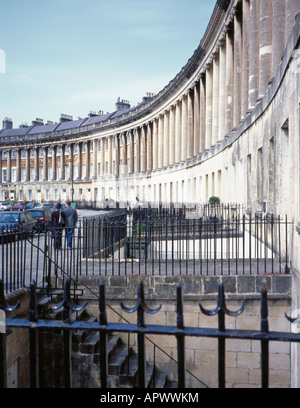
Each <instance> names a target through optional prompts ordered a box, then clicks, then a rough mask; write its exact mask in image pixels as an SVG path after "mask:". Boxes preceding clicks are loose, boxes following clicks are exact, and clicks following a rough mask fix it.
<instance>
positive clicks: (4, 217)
mask: <svg viewBox="0 0 300 408" xmlns="http://www.w3.org/2000/svg"><path fill="white" fill-rule="evenodd" d="M35 223H36V221H35V219H34V218H33V216H32V215H31V214H26V213H24V212H20V211H10V212H9V213H0V242H4V241H6V240H8V239H15V238H22V237H26V236H28V235H30V234H33V233H34V230H35Z"/></svg>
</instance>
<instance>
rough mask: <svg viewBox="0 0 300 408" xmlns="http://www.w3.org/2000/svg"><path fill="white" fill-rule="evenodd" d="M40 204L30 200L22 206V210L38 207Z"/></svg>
mask: <svg viewBox="0 0 300 408" xmlns="http://www.w3.org/2000/svg"><path fill="white" fill-rule="evenodd" d="M40 204H41V203H32V202H30V203H27V204H26V205H25V206H24V208H23V210H25V211H26V210H29V209H30V208H35V207H38V206H39V205H40Z"/></svg>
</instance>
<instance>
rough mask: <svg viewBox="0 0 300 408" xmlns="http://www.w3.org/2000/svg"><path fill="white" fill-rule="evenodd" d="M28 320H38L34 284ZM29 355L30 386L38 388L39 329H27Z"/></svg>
mask: <svg viewBox="0 0 300 408" xmlns="http://www.w3.org/2000/svg"><path fill="white" fill-rule="evenodd" d="M29 308H30V310H29V320H30V322H32V323H36V322H37V320H38V309H37V294H36V284H35V282H34V281H32V282H31V284H30V306H29ZM29 355H30V388H39V331H38V329H33V328H30V329H29Z"/></svg>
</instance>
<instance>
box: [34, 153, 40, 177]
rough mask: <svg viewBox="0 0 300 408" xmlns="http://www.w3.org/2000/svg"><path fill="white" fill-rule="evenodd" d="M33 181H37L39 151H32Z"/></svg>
mask: <svg viewBox="0 0 300 408" xmlns="http://www.w3.org/2000/svg"><path fill="white" fill-rule="evenodd" d="M34 181H39V149H38V148H37V147H35V151H34Z"/></svg>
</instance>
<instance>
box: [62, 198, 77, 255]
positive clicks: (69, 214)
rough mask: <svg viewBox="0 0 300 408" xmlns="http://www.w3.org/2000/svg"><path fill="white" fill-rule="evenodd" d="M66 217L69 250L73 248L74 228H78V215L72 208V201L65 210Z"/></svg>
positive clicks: (68, 202) (67, 202) (67, 203)
mask: <svg viewBox="0 0 300 408" xmlns="http://www.w3.org/2000/svg"><path fill="white" fill-rule="evenodd" d="M64 213H65V216H66V238H67V243H68V248H72V237H73V234H74V228H75V227H76V224H77V220H78V214H77V211H76V209H75V208H73V207H71V201H69V200H67V201H66V208H65V209H64Z"/></svg>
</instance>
